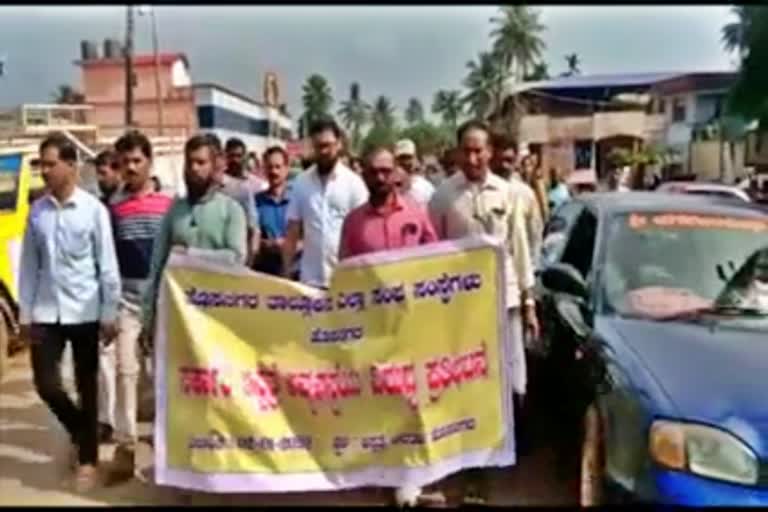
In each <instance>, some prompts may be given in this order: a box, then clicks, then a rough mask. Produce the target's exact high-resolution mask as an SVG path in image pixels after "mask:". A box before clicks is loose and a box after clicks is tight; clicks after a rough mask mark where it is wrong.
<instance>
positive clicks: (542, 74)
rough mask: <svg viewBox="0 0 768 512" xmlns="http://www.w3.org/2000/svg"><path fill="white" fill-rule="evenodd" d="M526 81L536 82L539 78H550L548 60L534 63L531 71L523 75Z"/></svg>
mask: <svg viewBox="0 0 768 512" xmlns="http://www.w3.org/2000/svg"><path fill="white" fill-rule="evenodd" d="M523 80H524V81H526V82H534V81H538V80H549V67H548V66H547V63H546V62H537V63H536V64H534V65H533V69H532V70H531V72H530V73H529V74H528V75H526V76H525V77H523Z"/></svg>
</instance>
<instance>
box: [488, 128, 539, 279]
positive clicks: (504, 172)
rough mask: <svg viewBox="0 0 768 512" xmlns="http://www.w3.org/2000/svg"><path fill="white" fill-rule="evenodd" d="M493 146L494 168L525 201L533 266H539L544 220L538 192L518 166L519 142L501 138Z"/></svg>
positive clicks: (521, 199)
mask: <svg viewBox="0 0 768 512" xmlns="http://www.w3.org/2000/svg"><path fill="white" fill-rule="evenodd" d="M493 146H494V147H493V160H492V170H493V172H494V173H495V174H497V175H498V176H500V177H502V178H504V179H505V180H508V181H509V184H510V185H511V186H512V189H513V192H514V193H515V194H516V195H517V196H519V197H518V199H519V200H520V201H522V202H523V215H524V216H525V227H526V233H527V235H528V246H529V248H530V250H531V261H532V262H533V266H534V267H537V266H538V264H539V261H540V257H541V245H542V236H543V231H544V222H543V221H542V218H541V212H540V211H539V205H538V203H537V202H536V193H535V192H534V191H533V189H532V188H531V187H530V186H529V185H528V184H527V183H526V182H525V181H524V180H523V177H522V175H521V174H520V171H519V169H518V168H517V163H518V154H517V144H515V142H514V141H511V140H508V139H499V140H496V141H494V144H493Z"/></svg>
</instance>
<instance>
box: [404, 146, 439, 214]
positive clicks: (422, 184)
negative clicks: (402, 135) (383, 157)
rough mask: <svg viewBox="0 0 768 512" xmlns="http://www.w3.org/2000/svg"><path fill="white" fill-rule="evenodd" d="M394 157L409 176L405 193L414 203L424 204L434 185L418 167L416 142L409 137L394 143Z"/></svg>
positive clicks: (433, 190) (433, 189)
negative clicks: (408, 184)
mask: <svg viewBox="0 0 768 512" xmlns="http://www.w3.org/2000/svg"><path fill="white" fill-rule="evenodd" d="M395 158H396V159H397V165H399V166H400V168H401V169H403V170H404V171H405V172H407V173H408V175H409V176H410V177H411V179H410V180H409V181H410V187H409V188H408V191H407V192H406V195H407V196H408V197H410V198H411V199H412V200H414V201H415V202H416V203H418V204H421V205H424V206H426V205H427V204H428V203H429V200H430V199H432V194H434V193H435V187H434V186H433V185H432V183H430V182H429V180H428V179H426V178H425V177H424V176H422V175H421V172H420V169H419V159H418V157H417V156H416V144H414V142H413V141H412V140H410V139H403V140H401V141H399V142H398V143H397V144H396V145H395Z"/></svg>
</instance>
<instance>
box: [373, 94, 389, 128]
mask: <svg viewBox="0 0 768 512" xmlns="http://www.w3.org/2000/svg"><path fill="white" fill-rule="evenodd" d="M371 121H372V122H373V125H374V126H377V127H382V128H393V127H394V126H395V106H394V105H393V104H392V100H390V99H389V98H387V97H386V96H379V97H378V98H376V101H374V102H373V112H372V113H371Z"/></svg>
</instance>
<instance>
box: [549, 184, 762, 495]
mask: <svg viewBox="0 0 768 512" xmlns="http://www.w3.org/2000/svg"><path fill="white" fill-rule="evenodd" d="M543 245H544V249H543V255H542V260H543V265H542V270H541V271H540V273H539V280H538V293H539V294H540V307H539V313H540V317H541V319H540V320H541V323H542V326H543V336H542V345H541V347H542V348H541V353H543V354H544V356H543V359H544V361H545V362H544V363H542V364H546V365H547V367H548V368H549V373H548V375H549V377H548V379H549V381H550V382H549V383H550V385H551V387H552V388H553V389H554V390H555V392H554V393H555V394H554V395H553V396H552V397H550V400H549V401H550V403H554V402H557V403H559V404H560V406H561V407H560V409H559V414H561V415H562V416H563V421H564V423H563V425H566V424H567V423H565V419H567V418H566V416H568V417H570V418H571V419H574V418H576V419H577V420H578V423H577V424H578V425H580V426H582V427H583V428H582V429H581V431H580V432H579V433H578V441H579V442H578V444H579V445H580V446H579V450H578V452H579V453H578V464H579V465H580V469H581V472H580V473H581V481H580V488H581V493H580V497H581V504H582V505H595V504H601V503H617V502H618V503H624V502H627V501H635V502H644V503H661V504H673V505H674V504H678V505H696V506H702V505H763V506H766V505H768V215H766V213H765V212H764V211H761V210H760V209H758V208H757V207H756V206H754V205H750V204H749V203H743V204H741V203H734V202H732V201H724V200H721V199H717V198H711V197H696V196H674V197H672V196H669V195H665V194H653V193H644V192H626V193H620V192H619V193H605V194H592V195H585V196H580V197H578V198H577V199H574V200H571V201H569V202H567V203H565V204H563V205H562V206H561V207H560V208H559V209H557V210H556V211H555V212H554V214H553V216H552V217H551V219H550V221H549V223H548V225H547V226H546V229H545V242H544V244H543ZM553 401H554V402H553Z"/></svg>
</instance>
